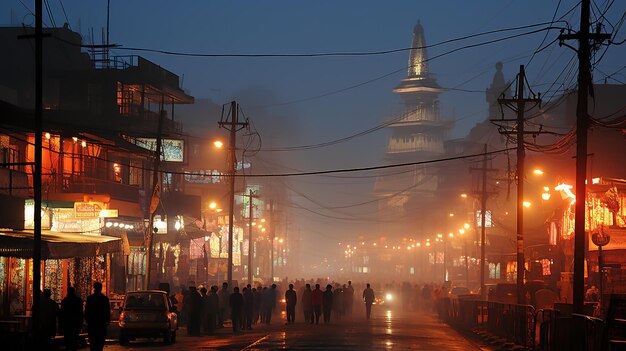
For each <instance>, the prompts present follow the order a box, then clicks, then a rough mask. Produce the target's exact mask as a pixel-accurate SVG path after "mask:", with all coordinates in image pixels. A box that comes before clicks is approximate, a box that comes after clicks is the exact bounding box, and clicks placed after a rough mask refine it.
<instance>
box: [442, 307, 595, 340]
mask: <svg viewBox="0 0 626 351" xmlns="http://www.w3.org/2000/svg"><path fill="white" fill-rule="evenodd" d="M437 312H438V314H439V318H440V319H442V320H444V321H445V322H447V323H448V324H450V325H452V326H454V327H456V328H459V329H463V330H465V331H471V332H475V333H477V334H478V335H481V336H483V337H484V338H485V339H486V340H487V341H488V342H492V343H497V344H513V345H517V346H521V347H523V348H524V349H526V350H541V351H561V350H563V351H565V350H575V351H578V350H580V351H583V350H584V351H600V350H604V349H606V340H605V339H606V338H605V334H606V333H605V323H604V321H603V320H601V319H599V318H595V317H590V316H587V315H581V314H574V313H571V314H570V313H567V312H565V313H562V312H561V311H559V310H555V309H541V310H535V309H534V307H533V306H530V305H518V304H505V303H499V302H490V301H478V300H475V299H473V298H468V297H463V296H461V297H459V298H455V299H450V298H442V299H439V300H438V303H437Z"/></svg>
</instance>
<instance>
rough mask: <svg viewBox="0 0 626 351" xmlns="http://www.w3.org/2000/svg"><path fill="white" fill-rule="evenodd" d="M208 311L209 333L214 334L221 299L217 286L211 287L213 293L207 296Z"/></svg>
mask: <svg viewBox="0 0 626 351" xmlns="http://www.w3.org/2000/svg"><path fill="white" fill-rule="evenodd" d="M207 302H208V311H207V332H208V333H209V334H213V332H214V331H215V327H216V326H217V311H218V310H219V298H218V297H217V285H213V286H212V287H211V291H210V292H209V294H208V295H207Z"/></svg>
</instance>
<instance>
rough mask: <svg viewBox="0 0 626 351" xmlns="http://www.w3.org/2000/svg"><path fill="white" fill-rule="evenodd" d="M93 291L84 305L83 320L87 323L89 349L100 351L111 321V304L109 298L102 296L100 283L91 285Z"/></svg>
mask: <svg viewBox="0 0 626 351" xmlns="http://www.w3.org/2000/svg"><path fill="white" fill-rule="evenodd" d="M93 291H94V292H93V294H91V295H89V296H88V297H87V302H86V303H85V320H86V321H87V334H88V336H89V349H90V350H91V351H101V350H102V349H104V339H105V338H106V336H107V327H108V325H109V322H110V321H111V303H110V302H109V298H108V297H106V296H105V295H104V294H102V283H100V282H95V283H93Z"/></svg>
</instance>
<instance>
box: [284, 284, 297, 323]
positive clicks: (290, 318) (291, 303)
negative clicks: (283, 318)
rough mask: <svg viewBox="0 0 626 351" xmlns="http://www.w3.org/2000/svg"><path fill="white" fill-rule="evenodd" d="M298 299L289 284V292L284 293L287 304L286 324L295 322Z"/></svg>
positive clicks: (291, 285)
mask: <svg viewBox="0 0 626 351" xmlns="http://www.w3.org/2000/svg"><path fill="white" fill-rule="evenodd" d="M297 301H298V297H297V295H296V291H295V290H293V284H289V290H287V291H285V302H286V303H287V324H293V323H295V322H296V303H297Z"/></svg>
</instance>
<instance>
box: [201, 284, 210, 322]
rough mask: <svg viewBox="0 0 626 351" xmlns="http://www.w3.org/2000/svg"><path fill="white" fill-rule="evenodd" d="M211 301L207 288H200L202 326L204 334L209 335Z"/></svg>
mask: <svg viewBox="0 0 626 351" xmlns="http://www.w3.org/2000/svg"><path fill="white" fill-rule="evenodd" d="M208 321H209V299H208V295H207V289H206V288H205V287H202V288H200V326H201V329H202V332H203V333H208V328H209V326H208V325H207V322H208Z"/></svg>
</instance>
